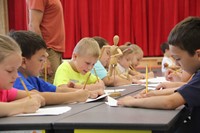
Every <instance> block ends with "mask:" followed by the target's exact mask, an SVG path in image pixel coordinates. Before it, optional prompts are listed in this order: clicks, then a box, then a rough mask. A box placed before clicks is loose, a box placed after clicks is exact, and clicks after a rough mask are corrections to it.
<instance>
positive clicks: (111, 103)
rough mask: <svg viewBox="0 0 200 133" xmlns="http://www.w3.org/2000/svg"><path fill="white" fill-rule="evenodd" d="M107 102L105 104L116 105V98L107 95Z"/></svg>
mask: <svg viewBox="0 0 200 133" xmlns="http://www.w3.org/2000/svg"><path fill="white" fill-rule="evenodd" d="M107 100H108V102H105V103H106V104H107V105H109V106H111V107H116V106H118V105H117V100H115V99H114V98H112V97H110V96H108V97H107Z"/></svg>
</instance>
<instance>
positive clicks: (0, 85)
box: [0, 35, 45, 117]
mask: <svg viewBox="0 0 200 133" xmlns="http://www.w3.org/2000/svg"><path fill="white" fill-rule="evenodd" d="M21 62H22V57H21V50H20V48H19V46H18V45H17V43H16V42H15V41H14V40H13V39H12V38H10V37H8V36H4V35H0V79H1V80H0V117H5V116H11V115H15V114H20V113H32V112H35V111H36V110H37V109H38V108H39V107H40V106H43V105H44V104H45V101H44V98H43V97H41V96H40V95H38V94H35V95H31V97H32V98H31V99H30V98H29V97H27V93H26V92H25V91H23V90H17V89H14V88H12V86H13V83H14V82H15V79H16V78H17V77H18V75H17V69H18V68H19V67H20V65H21Z"/></svg>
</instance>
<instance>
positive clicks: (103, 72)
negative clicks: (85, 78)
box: [91, 60, 107, 79]
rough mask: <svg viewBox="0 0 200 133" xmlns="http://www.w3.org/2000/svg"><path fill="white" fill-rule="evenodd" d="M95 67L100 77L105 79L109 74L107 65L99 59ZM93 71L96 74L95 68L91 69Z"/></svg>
mask: <svg viewBox="0 0 200 133" xmlns="http://www.w3.org/2000/svg"><path fill="white" fill-rule="evenodd" d="M94 68H95V70H96V73H97V76H98V77H99V78H100V79H103V78H105V77H106V76H107V70H106V69H105V67H104V66H103V65H102V64H101V62H100V61H99V60H98V61H97V62H96V63H95V64H94ZM91 73H92V74H94V75H95V73H94V69H92V70H91Z"/></svg>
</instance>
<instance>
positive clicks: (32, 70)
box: [24, 49, 46, 76]
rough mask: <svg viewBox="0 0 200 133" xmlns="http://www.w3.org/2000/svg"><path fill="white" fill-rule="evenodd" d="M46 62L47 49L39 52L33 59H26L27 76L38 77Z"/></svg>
mask: <svg viewBox="0 0 200 133" xmlns="http://www.w3.org/2000/svg"><path fill="white" fill-rule="evenodd" d="M45 61H46V49H40V50H38V51H37V52H36V53H35V54H34V55H33V56H32V57H31V59H26V58H25V64H24V65H25V69H26V71H25V72H26V73H25V75H26V76H38V75H39V74H40V72H41V71H42V69H43V67H44V63H45Z"/></svg>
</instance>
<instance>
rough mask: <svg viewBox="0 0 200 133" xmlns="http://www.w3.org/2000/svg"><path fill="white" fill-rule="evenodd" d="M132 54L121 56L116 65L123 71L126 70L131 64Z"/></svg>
mask: <svg viewBox="0 0 200 133" xmlns="http://www.w3.org/2000/svg"><path fill="white" fill-rule="evenodd" d="M132 60H133V54H127V55H123V56H121V57H120V58H119V59H118V63H119V64H120V65H121V66H123V67H124V68H125V69H128V68H129V67H130V65H131V63H132Z"/></svg>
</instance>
